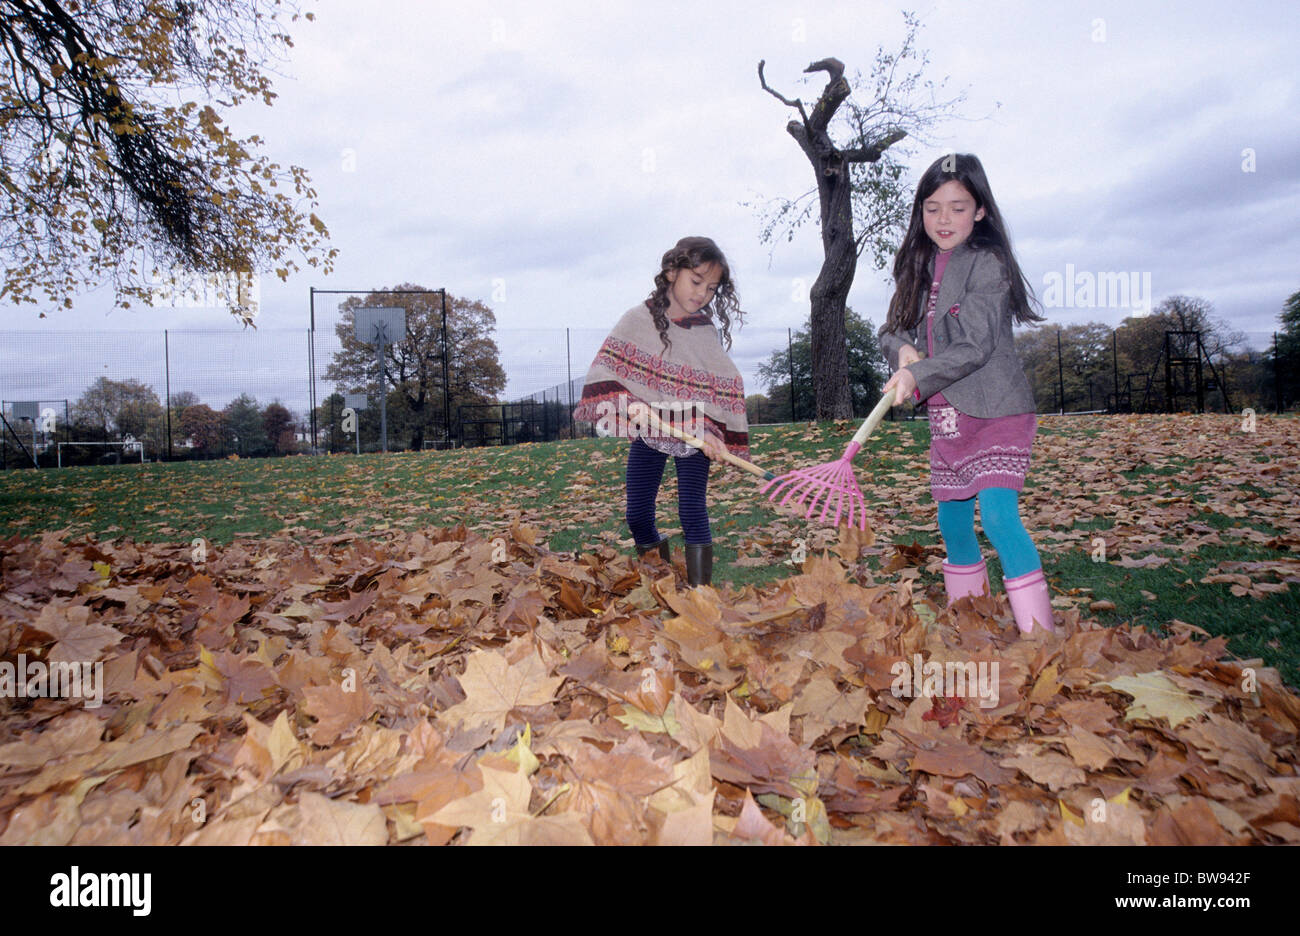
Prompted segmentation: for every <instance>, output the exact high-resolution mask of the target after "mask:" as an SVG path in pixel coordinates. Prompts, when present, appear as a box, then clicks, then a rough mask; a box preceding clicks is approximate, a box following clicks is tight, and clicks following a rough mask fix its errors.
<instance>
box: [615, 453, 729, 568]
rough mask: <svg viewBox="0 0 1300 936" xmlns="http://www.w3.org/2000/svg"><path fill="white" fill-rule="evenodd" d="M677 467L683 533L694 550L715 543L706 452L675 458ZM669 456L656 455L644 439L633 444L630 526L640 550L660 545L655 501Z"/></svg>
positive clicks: (629, 475) (629, 482)
mask: <svg viewBox="0 0 1300 936" xmlns="http://www.w3.org/2000/svg"><path fill="white" fill-rule="evenodd" d="M674 461H675V462H676V463H677V512H678V515H679V516H680V517H681V521H682V533H683V534H684V535H685V537H686V542H687V544H688V545H690V546H706V545H708V544H709V543H712V542H713V534H712V532H711V531H710V529H709V508H708V506H707V505H706V504H705V502H704V497H705V494H706V493H707V492H708V487H709V459H708V457H707V456H706V455H705V454H704V453H703V452H695V453H694V454H692V455H689V456H686V457H678V458H675V459H674ZM667 462H668V456H667V455H665V454H663V453H662V452H656V451H655V450H654V449H652V448H651V447H650V446H648V445H646V444H645V442H644V441H643V440H642V439H636V440H635V441H633V443H632V447H631V450H630V451H629V452H628V456H627V525H628V529H630V530H631V531H632V538H633V539H635V540H636V544H637V545H638V546H653V545H654V544H655V543H657V542H659V540H660V539H661V537H660V536H659V530H658V528H657V527H656V526H655V500H656V499H657V498H658V496H659V484H660V482H662V481H663V477H664V465H665V464H667Z"/></svg>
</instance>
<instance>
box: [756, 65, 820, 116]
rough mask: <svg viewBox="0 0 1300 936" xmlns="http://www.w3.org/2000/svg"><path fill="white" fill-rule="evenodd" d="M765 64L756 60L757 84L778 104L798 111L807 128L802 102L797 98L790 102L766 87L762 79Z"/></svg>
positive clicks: (765, 82)
mask: <svg viewBox="0 0 1300 936" xmlns="http://www.w3.org/2000/svg"><path fill="white" fill-rule="evenodd" d="M766 64H767V60H766V59H759V60H758V83H759V84H760V85H761V86H762V88H763V90H764V91H766V92H767V93H768V94H770V95H772V97H774V98H776V99H777V100H778V101H780V102H781V103H782V104H784V105H785V106H786V107H793V108H795V109H797V110H798V111H799V116H800V117H801V118H803V122H804V126H807V125H808V114H807V112H806V111H805V110H804V109H803V101H801V100H799V99H798V98H795V99H794V100H793V101H792V100H790V99H789V98H788V97H786V96H785V95H783V94H780V93H779V92H777V91H774V90H772V89H771V88H769V87H768V85H767V79H766V78H764V77H763V66H764V65H766Z"/></svg>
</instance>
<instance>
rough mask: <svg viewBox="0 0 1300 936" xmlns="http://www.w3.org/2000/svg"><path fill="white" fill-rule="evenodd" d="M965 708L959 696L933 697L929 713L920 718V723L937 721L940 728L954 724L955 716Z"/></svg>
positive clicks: (964, 702) (964, 701)
mask: <svg viewBox="0 0 1300 936" xmlns="http://www.w3.org/2000/svg"><path fill="white" fill-rule="evenodd" d="M965 706H966V700H965V699H964V698H961V697H960V696H952V697H948V696H935V697H934V701H933V703H932V704H931V707H930V711H928V712H926V713H924V714H923V715H922V716H921V720H922V721H937V722H938V723H939V727H940V728H947V727H948V726H949V725H952V724H956V722H957V716H958V715H959V714H960V713H961V710H962V709H963V708H964V707H965Z"/></svg>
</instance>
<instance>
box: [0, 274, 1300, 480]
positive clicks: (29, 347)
mask: <svg viewBox="0 0 1300 936" xmlns="http://www.w3.org/2000/svg"><path fill="white" fill-rule="evenodd" d="M353 295H365V294H363V293H358V294H353ZM316 311H317V323H316V324H317V328H316V330H315V332H314V333H313V332H312V331H311V330H308V329H256V330H254V329H246V330H229V329H228V330H220V329H212V330H174V329H168V330H155V331H103V332H89V331H85V332H70V331H10V332H4V333H0V348H2V349H3V354H4V357H5V360H6V361H7V362H8V364H7V367H6V368H5V370H4V372H3V375H2V376H0V400H2V401H3V402H2V403H0V417H2V419H0V464H2V465H3V467H6V468H9V467H23V466H28V467H30V466H32V465H34V464H35V465H39V466H42V467H53V466H56V465H59V464H63V465H70V464H71V465H76V464H92V463H100V462H103V461H119V460H120V461H127V460H134V459H136V458H138V457H139V449H131V450H129V451H128V450H126V449H124V448H122V447H121V446H119V445H113V446H108V447H92V446H78V445H75V444H72V443H128V444H129V443H131V442H135V443H138V444H139V445H140V446H142V447H143V455H144V457H145V458H146V459H147V460H150V461H152V460H157V459H164V460H174V459H191V458H198V459H203V458H224V457H228V456H230V455H233V454H238V455H240V456H241V457H250V456H252V457H256V456H266V455H283V454H312V453H316V454H320V453H325V452H334V451H337V452H352V451H356V450H357V448H358V435H359V437H360V438H359V442H360V445H359V447H360V449H361V450H362V451H376V450H378V449H379V447H380V440H379V430H378V423H379V415H378V405H377V403H378V396H377V389H376V388H377V386H378V384H377V381H375V380H374V379H373V375H372V377H371V379H370V381H369V383H367V382H366V381H365V380H364V379H356V378H351V379H349V378H347V377H341V376H334V377H331V376H328V375H329V374H331V373H333V371H331V367H332V366H333V365H335V364H336V362H337V361H340V360H342V355H343V352H344V343H343V341H342V339H341V338H340V337H339V334H338V329H337V326H338V323H339V321H341V318H340V313H339V310H338V304H337V303H335V304H334V305H333V306H332V307H331V308H325V309H321V308H318V309H317V310H316ZM1052 330H1053V327H1052V326H1050V325H1048V326H1046V328H1045V329H1044V328H1040V329H1037V330H1036V331H1039V332H1041V334H1039V335H1038V336H1037V337H1036V338H1029V337H1025V336H1021V335H1018V336H1017V348H1018V350H1019V352H1020V355H1021V360H1022V363H1023V364H1024V366H1025V371H1026V374H1027V375H1028V376H1029V379H1030V383H1031V385H1032V386H1033V388H1034V393H1035V398H1036V401H1037V406H1038V411H1039V412H1040V413H1058V412H1064V413H1071V412H1116V411H1118V412H1125V411H1135V412H1168V411H1182V410H1194V409H1197V408H1198V407H1204V408H1205V409H1206V410H1209V411H1225V410H1230V411H1240V410H1241V409H1242V408H1244V407H1252V408H1254V409H1256V410H1257V411H1260V412H1265V411H1278V412H1281V411H1283V410H1286V409H1288V408H1291V407H1294V406H1295V405H1296V403H1297V396H1298V395H1300V392H1298V391H1300V386H1298V384H1300V359H1297V358H1298V357H1300V356H1297V355H1294V354H1292V355H1290V356H1288V355H1287V353H1286V351H1285V347H1286V345H1285V342H1280V343H1279V342H1276V341H1275V340H1274V335H1273V334H1272V333H1258V334H1256V333H1249V334H1247V336H1246V341H1245V342H1244V343H1243V344H1241V345H1239V346H1238V347H1235V348H1232V349H1226V350H1219V349H1216V351H1215V353H1206V348H1205V344H1206V341H1205V338H1204V336H1201V347H1200V348H1199V349H1198V348H1197V347H1196V342H1195V341H1194V340H1193V338H1191V337H1188V336H1187V335H1182V336H1181V337H1179V336H1175V337H1172V338H1167V339H1166V340H1165V345H1164V346H1163V347H1161V348H1158V349H1157V351H1156V352H1155V360H1152V359H1151V358H1152V353H1148V354H1146V357H1145V358H1142V361H1143V364H1142V366H1141V367H1134V366H1132V365H1130V364H1129V363H1128V362H1129V361H1131V360H1134V359H1135V352H1134V350H1133V349H1131V348H1130V349H1126V348H1125V346H1124V341H1125V337H1124V332H1123V331H1122V330H1118V331H1115V330H1112V331H1110V333H1109V337H1107V336H1106V335H1104V334H1102V335H1099V334H1092V335H1091V336H1090V338H1089V340H1088V341H1087V342H1082V341H1078V340H1072V338H1071V336H1069V335H1065V334H1064V330H1057V331H1056V334H1055V335H1052V334H1051V332H1052ZM1094 331H1095V329H1094ZM607 333H608V328H607V327H598V328H592V327H588V328H551V329H497V330H495V331H493V332H492V333H491V334H490V335H488V336H486V337H487V338H488V339H489V340H490V341H491V343H492V344H494V345H495V351H493V350H492V348H491V347H487V348H486V350H485V351H484V353H485V355H486V359H490V360H491V362H492V366H493V367H496V368H498V371H499V372H498V373H497V377H496V384H495V386H497V387H498V388H499V389H497V390H496V391H495V392H492V393H490V394H480V395H479V396H474V394H473V393H470V392H465V391H464V388H465V387H468V386H471V385H472V384H473V383H474V381H475V380H476V379H478V378H477V376H476V375H474V374H472V373H470V370H471V365H472V360H477V359H476V358H475V359H471V357H470V355H471V353H477V352H475V351H474V349H473V348H471V347H469V346H468V345H465V344H464V343H463V342H462V343H461V348H459V349H458V347H457V346H455V345H453V346H452V347H450V348H449V349H448V353H447V354H446V355H445V356H444V353H443V350H442V343H441V336H440V335H438V336H437V339H436V340H432V341H431V343H429V344H428V347H427V348H426V349H425V351H424V353H423V358H424V360H423V365H424V367H425V376H426V378H427V387H426V392H425V393H424V394H423V398H421V399H417V400H416V401H415V402H414V403H413V402H412V400H411V399H409V397H410V396H411V395H410V394H404V393H403V392H402V391H400V390H398V391H390V393H389V399H388V424H389V447H390V449H391V450H405V449H413V448H431V447H455V446H459V445H461V444H471V445H472V444H500V443H501V442H502V441H509V442H517V441H554V440H559V439H567V438H573V437H576V436H583V435H590V434H592V433H593V427H591V426H590V425H582V424H577V423H575V422H574V420H573V418H572V412H573V407H574V406H575V405H576V404H577V403H578V401H579V399H580V398H581V395H582V386H583V379H584V377H585V375H586V372H587V369H588V367H589V366H590V364H591V362H592V360H593V359H594V357H595V355H596V352H597V351H598V349H599V347H600V344H601V342H602V341H603V340H604V338H605V336H606V334H607ZM483 337H485V336H479V338H483ZM1157 337H1159V336H1157ZM1152 340H1153V341H1155V340H1156V339H1152ZM1279 344H1280V347H1281V350H1279ZM790 347H791V337H790V331H789V330H787V329H785V328H754V327H745V328H740V329H738V330H736V332H735V333H734V334H733V346H732V349H731V352H730V353H731V357H732V359H733V361H735V363H736V365H737V367H738V369H739V370H740V371H741V373H742V375H743V376H744V378H745V385H746V390H747V391H748V393H749V394H750V397H751V413H750V416H751V420H750V421H751V423H753V424H756V425H757V424H762V423H767V422H784V421H790V420H791V417H792V416H793V417H794V418H795V419H800V420H802V419H810V418H812V416H813V400H812V393H811V387H810V386H808V384H809V383H810V381H808V380H807V379H806V378H804V377H801V376H799V375H794V378H795V379H794V380H793V383H792V381H791V380H790V379H789V378H785V377H784V376H783V379H780V380H776V381H774V382H773V384H772V386H770V387H766V388H765V387H763V386H762V385H761V384H760V383H759V379H758V370H759V366H760V365H761V364H763V363H765V362H768V361H770V360H772V359H773V357H774V355H779V354H781V353H782V352H786V353H787V354H788V351H789V349H790ZM1153 347H1154V345H1153ZM1252 349H1253V350H1252ZM479 350H484V349H483V348H480V349H479ZM417 363H418V362H417ZM444 363H445V366H446V370H445V371H444V369H443V368H444ZM415 366H416V364H415V363H413V364H412V367H415ZM473 366H478V365H477V364H473ZM483 366H484V367H486V366H487V365H483ZM881 370H882V372H883V367H882V368H881ZM444 373H445V374H446V375H447V384H446V385H447V386H449V387H450V388H451V390H452V392H451V393H450V394H448V393H445V392H444V383H443V374H444ZM358 391H360V392H362V393H363V394H364V395H366V397H367V401H368V402H367V404H366V407H365V408H364V409H361V410H359V411H356V412H355V413H354V416H355V423H354V424H353V425H352V426H351V427H350V428H349V427H348V426H347V425H345V416H344V411H345V409H346V405H345V398H344V394H346V393H355V392H358ZM756 397H761V398H760V399H755V398H756ZM863 399H864V400H865V409H864V408H863V406H862V405H858V402H857V401H856V400H855V409H858V410H861V412H859V413H857V414H856V415H857V416H858V417H859V418H860V417H861V416H863V415H865V412H866V410H867V409H869V408H870V402H871V400H870V397H869V396H864V397H863ZM523 404H534V405H523ZM466 407H468V409H466ZM33 411H34V412H35V418H32V413H33ZM895 415H899V416H905V415H907V408H906V407H903V408H899V409H898V410H897V411H896V413H895ZM313 420H314V425H313ZM497 424H499V428H497ZM467 428H468V430H469V432H468V434H467V433H466V431H465V430H466V429H467ZM313 430H314V431H313ZM60 443H62V445H61V444H60ZM115 455H116V458H115V457H114V456H115Z"/></svg>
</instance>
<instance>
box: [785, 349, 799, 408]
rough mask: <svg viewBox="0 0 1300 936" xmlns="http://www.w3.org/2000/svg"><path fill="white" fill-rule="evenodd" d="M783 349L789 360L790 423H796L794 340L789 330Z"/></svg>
mask: <svg viewBox="0 0 1300 936" xmlns="http://www.w3.org/2000/svg"><path fill="white" fill-rule="evenodd" d="M785 347H786V354H788V355H789V359H790V422H797V421H798V419H799V417H798V416H796V415H795V412H794V338H793V337H792V336H791V332H790V329H789V328H787V329H786V330H785Z"/></svg>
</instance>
